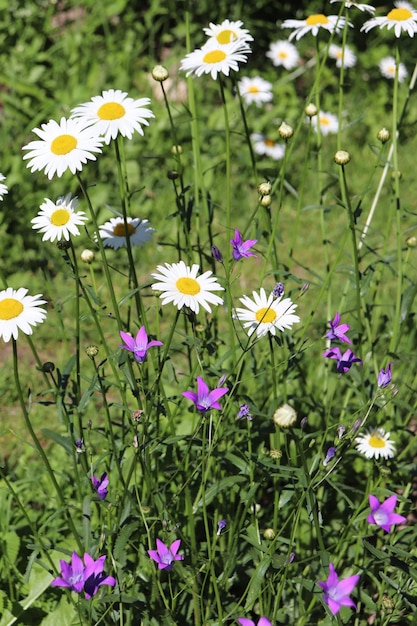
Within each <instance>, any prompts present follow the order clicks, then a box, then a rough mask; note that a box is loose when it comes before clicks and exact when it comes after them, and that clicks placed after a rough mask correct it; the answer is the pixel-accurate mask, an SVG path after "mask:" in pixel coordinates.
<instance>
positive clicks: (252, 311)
mask: <svg viewBox="0 0 417 626" xmlns="http://www.w3.org/2000/svg"><path fill="white" fill-rule="evenodd" d="M252 296H253V300H251V299H250V298H249V297H248V296H243V298H239V300H240V301H241V303H242V304H243V305H244V306H245V307H246V308H245V309H240V308H237V309H235V311H234V313H233V317H234V319H238V320H240V321H241V322H244V323H243V328H248V329H249V330H248V335H249V337H250V336H251V335H252V334H253V333H254V332H255V330H256V334H257V336H258V337H263V336H264V335H266V334H267V333H271V335H275V334H276V329H278V330H285V329H286V328H288V329H290V328H291V327H292V325H293V324H296V323H298V322H299V321H300V318H299V317H298V315H294V311H295V309H296V308H297V305H296V304H294V303H293V301H292V300H291V299H290V298H284V300H281V298H282V296H281V297H279V298H275V297H274V294H273V292H272V293H271V294H270V295H269V296H268V298H267V297H266V293H265V289H263V288H261V289H260V291H259V294H258V293H257V292H256V291H253V292H252Z"/></svg>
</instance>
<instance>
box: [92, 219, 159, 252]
mask: <svg viewBox="0 0 417 626" xmlns="http://www.w3.org/2000/svg"><path fill="white" fill-rule="evenodd" d="M126 221H127V237H129V241H130V245H131V246H143V244H144V243H146V242H147V241H150V240H151V238H152V233H154V232H155V229H154V228H152V227H151V226H150V224H149V222H148V220H141V219H140V218H139V217H134V218H132V217H128V218H126ZM98 231H99V234H100V237H101V239H102V240H103V246H104V247H105V248H114V250H118V249H119V248H121V247H122V246H126V227H125V223H124V220H123V217H112V218H111V219H110V220H109V221H108V222H106V223H105V224H103V225H102V226H100V227H99V229H98Z"/></svg>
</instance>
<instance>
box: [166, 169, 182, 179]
mask: <svg viewBox="0 0 417 626" xmlns="http://www.w3.org/2000/svg"><path fill="white" fill-rule="evenodd" d="M167 176H168V178H169V180H177V178H178V176H179V174H178V172H177V171H176V170H169V172H168V174H167Z"/></svg>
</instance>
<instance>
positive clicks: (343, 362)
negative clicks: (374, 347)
mask: <svg viewBox="0 0 417 626" xmlns="http://www.w3.org/2000/svg"><path fill="white" fill-rule="evenodd" d="M323 356H324V357H325V358H326V359H336V360H337V364H336V369H337V371H338V372H339V373H340V374H346V372H348V371H349V370H350V368H351V367H352V365H353V363H362V361H361V359H359V358H358V357H357V356H356V355H355V354H353V352H352V350H350V348H348V349H347V350H346V352H345V353H344V354H342V353H341V351H340V348H338V347H336V348H330V350H326V352H323Z"/></svg>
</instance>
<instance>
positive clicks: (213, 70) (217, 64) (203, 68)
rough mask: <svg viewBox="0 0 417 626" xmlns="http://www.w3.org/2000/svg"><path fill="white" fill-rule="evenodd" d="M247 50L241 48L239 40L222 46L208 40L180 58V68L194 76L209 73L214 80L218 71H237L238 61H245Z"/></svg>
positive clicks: (227, 74)
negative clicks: (200, 46)
mask: <svg viewBox="0 0 417 626" xmlns="http://www.w3.org/2000/svg"><path fill="white" fill-rule="evenodd" d="M249 52H251V50H250V49H249V48H242V45H241V43H240V42H239V41H235V42H233V43H229V44H226V45H224V46H222V45H221V44H215V43H213V40H209V42H208V43H207V44H205V45H204V46H203V47H202V48H201V49H197V50H194V52H190V53H189V54H187V55H186V56H185V57H184V59H182V61H181V66H180V70H184V71H185V72H186V76H189V75H190V74H193V73H194V74H196V76H202V75H203V74H211V77H212V78H213V80H216V78H217V74H219V73H220V72H221V73H222V74H225V75H226V76H229V72H230V70H234V71H235V72H238V71H239V65H238V63H246V62H247V60H248V59H247V56H246V55H247V54H248V53H249Z"/></svg>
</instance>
